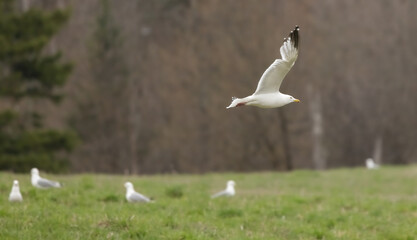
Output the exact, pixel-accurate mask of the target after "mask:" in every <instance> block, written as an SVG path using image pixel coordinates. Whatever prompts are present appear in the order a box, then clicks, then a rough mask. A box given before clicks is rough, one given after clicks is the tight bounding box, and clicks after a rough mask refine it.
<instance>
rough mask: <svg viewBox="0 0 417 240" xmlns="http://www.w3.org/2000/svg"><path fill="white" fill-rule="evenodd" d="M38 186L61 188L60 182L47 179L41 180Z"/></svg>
mask: <svg viewBox="0 0 417 240" xmlns="http://www.w3.org/2000/svg"><path fill="white" fill-rule="evenodd" d="M38 185H39V186H40V187H43V188H50V187H61V184H60V183H59V182H54V181H51V180H48V179H45V178H39V179H38Z"/></svg>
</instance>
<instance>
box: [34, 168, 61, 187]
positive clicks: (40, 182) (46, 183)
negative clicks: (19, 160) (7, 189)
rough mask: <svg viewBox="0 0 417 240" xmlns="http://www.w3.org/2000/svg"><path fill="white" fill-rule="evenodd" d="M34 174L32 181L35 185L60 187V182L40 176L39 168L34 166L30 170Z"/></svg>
mask: <svg viewBox="0 0 417 240" xmlns="http://www.w3.org/2000/svg"><path fill="white" fill-rule="evenodd" d="M30 173H31V175H32V178H31V182H32V185H33V186H34V187H37V188H60V187H61V184H60V183H59V182H54V181H51V180H48V179H45V178H41V177H40V176H39V170H38V169H37V168H32V170H30Z"/></svg>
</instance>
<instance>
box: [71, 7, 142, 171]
mask: <svg viewBox="0 0 417 240" xmlns="http://www.w3.org/2000/svg"><path fill="white" fill-rule="evenodd" d="M99 3H100V6H99V12H98V15H97V17H96V19H95V24H96V28H95V30H94V32H93V34H92V37H91V39H90V41H89V43H88V44H89V50H90V52H89V53H88V54H89V67H90V71H91V74H92V81H93V84H92V85H91V86H92V88H88V87H87V88H86V89H83V91H85V94H84V95H85V96H86V98H84V99H83V100H82V101H80V102H79V106H78V112H79V113H78V114H76V115H75V116H73V124H74V127H75V128H76V129H77V130H78V131H79V132H80V133H81V138H82V140H83V141H84V142H86V143H88V144H86V145H84V146H83V147H82V148H83V151H84V152H85V153H87V154H88V153H91V154H92V155H91V157H90V158H89V160H90V163H92V164H93V165H96V164H97V161H99V162H100V165H101V169H102V170H104V171H108V172H111V171H115V170H117V171H123V170H125V169H128V168H129V167H132V166H129V165H131V164H130V162H129V160H130V159H133V158H134V156H133V157H132V156H131V154H130V151H129V147H130V146H131V145H129V143H128V142H127V141H128V140H127V138H128V137H127V136H129V134H130V131H129V129H130V126H129V123H128V121H129V119H128V110H127V108H128V107H127V106H126V105H127V104H126V102H127V101H128V100H127V99H128V96H127V94H126V91H127V89H128V88H129V87H130V86H129V85H128V84H129V81H128V70H127V67H126V63H125V60H124V58H123V52H122V46H123V41H122V36H121V33H120V29H119V27H118V25H117V23H116V22H115V19H114V18H113V16H112V8H111V7H110V2H109V1H108V0H101V1H99ZM132 88H133V87H132ZM134 146H135V145H134ZM133 167H135V166H133ZM88 168H89V166H86V169H84V170H88Z"/></svg>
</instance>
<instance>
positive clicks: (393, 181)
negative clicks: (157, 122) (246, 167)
mask: <svg viewBox="0 0 417 240" xmlns="http://www.w3.org/2000/svg"><path fill="white" fill-rule="evenodd" d="M46 176H47V177H49V178H51V179H57V180H60V181H62V182H63V183H64V184H65V186H64V188H62V189H50V190H40V189H35V188H33V187H32V186H31V185H30V176H29V175H14V174H9V173H0V195H1V199H0V239H349V240H350V239H367V240H369V239H416V236H417V186H416V184H417V166H409V167H386V168H382V169H380V170H377V171H368V170H366V169H340V170H331V171H325V172H314V171H295V172H291V173H271V172H265V173H251V174H232V173H227V174H207V175H157V176H141V177H129V176H114V175H68V176H65V175H59V176H57V175H46ZM13 179H18V180H19V181H20V186H21V190H22V195H23V198H24V202H23V203H9V202H8V200H7V198H8V194H9V192H10V188H11V184H12V180H13ZM229 179H233V180H235V181H236V183H237V185H236V190H237V196H235V197H233V198H223V199H214V200H212V199H210V194H212V193H214V192H216V191H217V190H221V189H223V188H224V187H225V183H226V181H227V180H229ZM128 180H129V181H131V182H132V183H133V184H134V185H135V188H136V190H138V191H139V192H141V193H143V194H145V195H147V196H151V197H153V198H154V199H155V201H156V202H155V203H150V204H129V203H127V202H126V201H125V199H124V194H125V191H124V187H123V183H124V182H125V181H128Z"/></svg>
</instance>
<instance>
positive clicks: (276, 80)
mask: <svg viewBox="0 0 417 240" xmlns="http://www.w3.org/2000/svg"><path fill="white" fill-rule="evenodd" d="M299 30H300V28H299V27H298V26H296V27H295V29H294V30H293V31H291V33H290V34H289V36H288V38H285V39H284V43H283V44H282V46H281V48H280V52H281V57H282V59H276V60H275V61H274V62H273V63H272V64H271V66H269V68H268V69H266V71H265V72H264V73H263V74H262V77H261V79H260V80H259V83H258V87H257V88H256V90H255V93H254V94H253V95H256V94H264V93H273V92H277V91H279V88H280V86H281V83H282V80H283V79H284V77H285V76H286V75H287V73H288V72H289V71H290V69H291V68H292V66H293V65H294V63H295V60H297V57H298V43H299V36H298V31H299Z"/></svg>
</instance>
